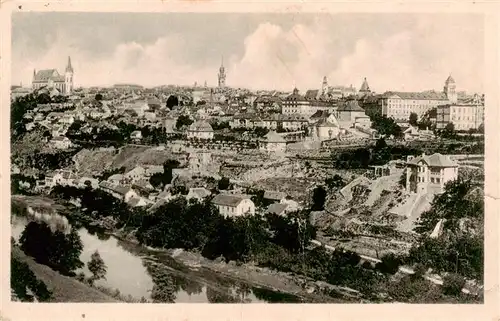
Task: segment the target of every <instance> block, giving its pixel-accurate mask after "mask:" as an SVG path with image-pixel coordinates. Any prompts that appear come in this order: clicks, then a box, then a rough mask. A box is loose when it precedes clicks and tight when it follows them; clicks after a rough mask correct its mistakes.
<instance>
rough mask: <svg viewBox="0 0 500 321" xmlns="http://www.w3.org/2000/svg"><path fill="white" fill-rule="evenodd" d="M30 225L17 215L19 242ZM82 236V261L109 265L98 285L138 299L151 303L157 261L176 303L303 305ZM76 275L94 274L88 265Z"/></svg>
mask: <svg viewBox="0 0 500 321" xmlns="http://www.w3.org/2000/svg"><path fill="white" fill-rule="evenodd" d="M28 222H29V218H27V217H24V216H17V215H13V217H12V219H11V233H12V237H14V239H15V240H16V241H19V238H20V236H21V233H22V232H23V230H24V228H25V226H26V225H27V224H28ZM78 234H79V235H80V238H81V241H82V243H83V251H82V253H81V256H80V260H81V261H82V262H84V263H85V264H86V263H87V262H88V261H89V260H90V256H91V255H92V253H94V251H96V250H98V251H99V254H100V255H101V258H102V259H103V260H104V262H105V264H106V266H107V273H106V279H105V280H98V281H97V282H96V285H101V286H104V287H107V288H110V289H113V290H119V291H120V293H121V294H122V295H126V296H127V295H130V296H131V297H133V298H135V299H137V300H139V299H141V297H144V298H146V299H147V300H148V301H149V300H151V290H152V289H153V286H154V285H155V283H154V281H153V277H152V276H151V274H150V272H149V271H148V269H147V266H148V263H151V262H154V264H155V267H156V269H161V270H162V273H167V274H169V276H170V277H171V279H172V280H173V283H174V284H173V289H174V290H173V292H174V294H173V298H172V300H173V301H174V302H179V303H189V302H192V303H209V302H212V303H215V302H244V303H266V302H269V303H271V302H289V303H291V302H300V299H299V298H297V297H295V296H293V295H288V294H283V293H277V292H273V291H269V290H266V289H260V288H255V287H249V286H248V285H245V284H237V283H235V281H232V280H227V279H225V278H222V277H221V276H219V275H216V274H215V273H213V272H211V271H196V269H194V270H193V269H191V268H188V267H186V266H181V265H179V263H177V262H175V263H174V262H173V261H172V259H171V258H169V257H167V256H166V255H165V254H163V255H162V254H159V253H154V252H153V251H150V250H148V249H146V248H144V247H141V246H137V245H133V244H130V243H128V242H124V241H121V240H119V239H117V238H115V237H113V236H104V235H97V234H91V233H90V232H89V231H88V230H87V229H85V228H80V229H79V230H78ZM76 272H77V273H79V272H84V273H85V274H86V275H87V276H90V275H91V273H90V271H89V270H88V269H87V267H86V266H85V267H84V268H82V269H81V270H78V271H76Z"/></svg>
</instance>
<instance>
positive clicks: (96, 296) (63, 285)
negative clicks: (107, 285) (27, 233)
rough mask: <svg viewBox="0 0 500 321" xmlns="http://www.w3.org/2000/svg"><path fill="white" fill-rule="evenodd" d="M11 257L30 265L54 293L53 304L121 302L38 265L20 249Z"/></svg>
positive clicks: (14, 249) (16, 249)
mask: <svg viewBox="0 0 500 321" xmlns="http://www.w3.org/2000/svg"><path fill="white" fill-rule="evenodd" d="M11 255H12V257H14V258H16V259H18V260H19V261H22V262H25V263H26V264H28V266H29V268H30V269H31V270H32V271H33V273H34V274H35V276H36V277H37V279H39V280H40V281H43V282H44V283H45V285H47V288H48V289H49V290H50V291H51V292H52V296H53V298H52V300H51V301H52V302H91V303H94V302H96V303H104V302H120V301H118V300H116V299H114V298H112V297H110V296H107V295H106V294H104V293H102V292H100V291H98V290H96V289H93V288H91V287H88V286H86V285H85V284H83V283H81V282H78V281H77V280H74V279H72V278H69V277H67V276H63V275H61V274H59V273H58V272H56V271H54V270H52V269H51V268H49V267H48V266H45V265H42V264H38V263H37V262H35V260H33V258H31V257H29V256H27V255H26V254H24V253H23V252H22V251H21V250H20V249H18V248H13V249H12V252H11Z"/></svg>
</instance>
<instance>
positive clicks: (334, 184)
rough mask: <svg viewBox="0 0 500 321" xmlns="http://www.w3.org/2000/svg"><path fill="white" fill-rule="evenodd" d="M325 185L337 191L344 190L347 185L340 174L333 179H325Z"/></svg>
mask: <svg viewBox="0 0 500 321" xmlns="http://www.w3.org/2000/svg"><path fill="white" fill-rule="evenodd" d="M325 185H326V186H328V188H330V189H334V188H335V189H337V188H342V187H344V185H345V182H344V180H343V179H342V177H341V176H340V175H338V174H335V175H334V176H333V178H327V179H325Z"/></svg>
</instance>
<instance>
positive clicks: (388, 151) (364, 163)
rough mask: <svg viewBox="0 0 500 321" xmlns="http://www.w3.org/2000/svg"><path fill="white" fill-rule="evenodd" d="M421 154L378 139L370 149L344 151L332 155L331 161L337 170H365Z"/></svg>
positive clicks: (418, 151) (415, 150) (416, 150)
mask: <svg viewBox="0 0 500 321" xmlns="http://www.w3.org/2000/svg"><path fill="white" fill-rule="evenodd" d="M421 153H422V152H421V151H420V150H418V149H415V148H409V147H406V146H402V145H391V146H389V145H387V143H386V142H385V139H384V138H380V139H378V140H377V142H376V143H375V145H374V146H372V147H361V148H356V149H354V150H346V151H343V152H340V153H338V154H334V153H332V160H333V163H334V166H335V167H336V168H339V169H360V168H365V169H367V168H369V166H371V165H384V164H386V163H387V162H389V161H391V160H397V159H404V158H406V156H408V155H420V154H421Z"/></svg>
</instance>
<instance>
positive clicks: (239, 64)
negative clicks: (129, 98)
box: [12, 16, 484, 92]
mask: <svg viewBox="0 0 500 321" xmlns="http://www.w3.org/2000/svg"><path fill="white" fill-rule="evenodd" d="M356 23H358V22H356V21H353V22H349V21H348V20H346V21H343V22H342V27H343V28H337V29H332V28H330V27H328V24H327V22H325V21H324V20H315V21H312V22H311V23H296V24H292V25H291V26H289V27H288V28H286V27H283V25H282V24H279V23H270V22H263V23H260V24H257V25H256V27H255V28H253V29H251V31H250V32H249V33H248V34H247V35H246V37H243V38H241V40H240V39H239V38H238V39H237V40H238V41H235V39H228V40H227V42H228V43H231V44H233V43H234V46H235V47H234V48H233V50H232V51H231V52H233V54H232V55H228V57H227V58H225V66H226V69H227V84H228V85H230V86H233V87H246V88H268V89H281V90H291V89H292V88H293V86H294V84H295V85H296V86H297V87H298V88H299V89H300V90H302V91H304V90H306V89H309V88H317V89H319V88H320V86H321V82H322V79H323V76H327V77H328V80H329V83H330V84H331V85H350V84H353V85H354V86H355V87H357V88H359V86H360V85H361V82H362V79H363V77H367V78H368V82H369V84H370V87H371V88H372V89H374V90H376V91H377V92H383V91H386V90H408V91H410V90H426V89H441V88H442V86H443V82H444V80H445V79H446V78H447V76H448V74H449V73H452V74H453V76H454V78H455V80H456V81H457V87H458V89H459V90H461V89H467V90H470V91H481V90H482V86H483V81H482V75H483V69H484V68H483V33H482V29H481V28H479V27H478V24H471V23H468V20H466V19H457V18H454V17H444V18H443V17H441V16H440V17H432V16H425V17H421V18H419V19H417V20H416V23H414V24H408V23H406V24H404V27H402V28H398V27H397V25H395V26H394V27H391V28H389V27H387V26H388V25H389V24H388V23H386V24H384V28H382V29H383V30H382V29H380V30H379V32H377V30H376V26H377V24H376V23H373V25H374V27H373V28H371V29H373V30H370V32H369V33H366V32H361V31H363V30H369V29H370V28H369V26H364V27H363V28H361V27H360V28H356ZM387 30H388V31H387ZM84 34H85V35H84V36H83V38H84V39H85V41H83V40H82V39H80V38H78V35H74V34H68V33H66V32H64V31H60V32H57V33H56V34H54V35H51V36H50V37H49V38H47V39H45V43H49V45H48V46H45V47H47V48H41V49H39V50H36V48H35V49H33V48H32V47H33V45H30V43H31V42H30V39H29V37H23V36H19V37H18V38H17V39H16V42H15V43H14V45H13V48H14V49H13V65H12V77H13V82H14V83H18V82H19V81H22V82H23V83H25V84H26V83H30V81H31V76H32V72H33V69H34V68H36V69H42V68H58V69H59V70H61V71H62V70H64V67H65V64H66V61H67V56H68V55H71V57H72V62H73V65H74V68H75V82H76V83H77V85H82V86H92V85H111V84H114V83H120V82H132V83H139V84H142V85H145V86H155V85H162V84H184V85H190V84H193V83H194V82H195V81H197V82H198V83H203V82H204V81H205V80H206V81H207V82H208V84H209V85H216V83H217V72H218V68H219V65H220V60H219V59H214V57H215V56H217V52H218V51H219V50H220V46H219V44H218V43H214V39H213V38H206V39H205V37H201V36H200V35H198V34H196V35H192V33H191V32H186V33H185V34H182V33H179V32H165V33H164V35H163V36H160V37H156V40H154V41H149V42H147V43H145V42H143V41H142V42H141V41H140V40H136V41H121V42H120V41H119V42H117V43H116V44H113V45H111V44H112V43H113V42H112V38H113V37H112V36H109V44H107V46H106V51H105V54H103V53H102V52H101V53H98V50H97V51H96V50H95V48H94V50H90V49H89V48H90V45H89V44H88V43H89V42H91V39H92V38H91V35H90V34H89V33H88V32H87V33H84ZM110 34H113V32H111V33H110ZM115 34H118V32H115ZM226 37H231V33H227V34H225V36H224V38H226ZM221 41H223V42H224V39H222V40H221ZM200 42H203V44H201V43H200ZM95 44H96V45H97V46H98V47H99V46H101V45H102V44H103V42H102V40H101V41H100V42H96V43H95ZM203 45H204V46H203ZM218 46H219V47H218ZM26 48H29V49H30V50H26ZM200 48H205V51H203V50H200ZM97 49H99V48H97ZM30 52H31V53H30ZM209 52H210V53H211V55H210V58H207V57H208V53H209Z"/></svg>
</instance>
